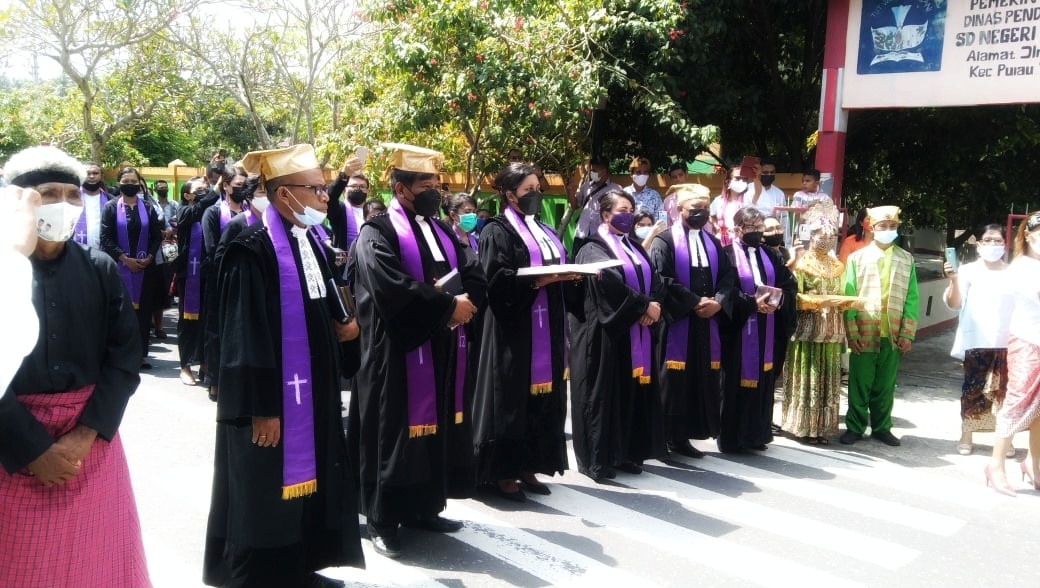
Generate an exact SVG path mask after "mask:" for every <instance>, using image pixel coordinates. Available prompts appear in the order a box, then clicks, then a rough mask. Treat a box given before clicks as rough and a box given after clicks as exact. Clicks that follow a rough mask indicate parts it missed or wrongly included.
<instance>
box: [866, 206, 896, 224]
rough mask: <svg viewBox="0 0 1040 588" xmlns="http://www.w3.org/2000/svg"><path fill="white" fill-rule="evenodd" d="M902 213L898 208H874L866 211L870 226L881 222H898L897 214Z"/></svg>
mask: <svg viewBox="0 0 1040 588" xmlns="http://www.w3.org/2000/svg"><path fill="white" fill-rule="evenodd" d="M900 212H902V211H901V210H900V209H899V207H898V206H875V207H874V208H868V209H867V217H868V218H869V219H870V224H872V225H876V224H877V223H879V222H882V221H896V222H899V213H900Z"/></svg>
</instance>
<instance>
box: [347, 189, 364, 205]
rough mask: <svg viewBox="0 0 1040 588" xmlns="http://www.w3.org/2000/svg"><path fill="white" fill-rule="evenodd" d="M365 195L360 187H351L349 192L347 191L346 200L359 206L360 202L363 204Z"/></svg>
mask: <svg viewBox="0 0 1040 588" xmlns="http://www.w3.org/2000/svg"><path fill="white" fill-rule="evenodd" d="M367 197H368V196H367V195H366V194H365V191H364V190H362V189H361V188H353V189H351V190H350V191H349V192H347V201H349V202H350V203H351V204H353V205H354V206H361V205H362V204H364V203H365V198H367Z"/></svg>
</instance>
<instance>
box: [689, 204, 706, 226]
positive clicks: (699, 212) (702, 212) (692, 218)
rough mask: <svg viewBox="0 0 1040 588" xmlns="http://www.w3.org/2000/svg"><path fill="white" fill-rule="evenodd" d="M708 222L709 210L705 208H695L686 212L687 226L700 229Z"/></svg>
mask: <svg viewBox="0 0 1040 588" xmlns="http://www.w3.org/2000/svg"><path fill="white" fill-rule="evenodd" d="M706 224H708V211H707V209H704V208H694V209H693V210H691V211H689V212H688V213H686V226H688V227H690V228H691V229H697V230H700V229H702V228H704V225H706Z"/></svg>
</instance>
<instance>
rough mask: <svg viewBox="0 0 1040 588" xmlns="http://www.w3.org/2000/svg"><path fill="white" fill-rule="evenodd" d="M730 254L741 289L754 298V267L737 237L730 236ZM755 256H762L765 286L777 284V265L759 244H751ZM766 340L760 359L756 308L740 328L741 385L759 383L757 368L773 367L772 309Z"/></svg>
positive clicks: (774, 328)
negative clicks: (734, 263)
mask: <svg viewBox="0 0 1040 588" xmlns="http://www.w3.org/2000/svg"><path fill="white" fill-rule="evenodd" d="M732 247H733V257H735V258H736V260H737V275H738V276H739V277H740V291H741V292H743V293H744V294H747V295H748V296H751V297H752V298H754V296H755V291H756V290H757V288H758V286H757V284H755V274H754V269H753V268H752V267H751V263H755V262H754V260H751V261H749V260H748V256H747V255H746V254H745V253H744V251H745V246H744V243H743V242H741V240H740V239H734V240H733V245H732ZM753 249H754V250H755V252H754V253H755V256H756V257H758V258H759V259H761V260H762V267H763V268H764V269H765V275H764V276H763V278H764V280H763V281H764V282H765V284H764V285H766V286H776V269H775V268H774V267H773V262H772V261H771V260H770V259H769V256H768V255H766V254H765V253H763V252H762V248H761V247H754V248H753ZM765 327H766V341H765V343H766V344H765V350H764V351H765V352H764V356H765V357H762V358H761V359H760V358H759V352H758V333H759V329H760V328H761V325H760V324H759V320H758V311H757V310H756V311H755V312H752V313H751V314H750V316H748V319H747V323H746V325H745V326H744V328H742V329H740V385H741V387H743V388H756V387H758V376H759V373H760V372H759V368H761V371H762V372H768V371H770V370H772V369H773V343H774V339H775V338H776V336H775V333H776V317H774V316H773V313H769V314H767V315H766V325H765Z"/></svg>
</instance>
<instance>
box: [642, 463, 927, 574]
mask: <svg viewBox="0 0 1040 588" xmlns="http://www.w3.org/2000/svg"><path fill="white" fill-rule="evenodd" d="M651 467H652V466H651ZM666 467H667V466H666ZM669 469H672V470H676V469H677V468H671V467H669ZM681 471H686V470H681ZM624 483H625V485H627V486H629V487H631V488H632V491H633V493H635V494H643V495H646V494H649V495H656V496H663V497H667V498H669V499H672V500H675V501H676V502H678V503H680V504H682V505H683V506H684V507H686V508H687V509H688V510H691V511H694V512H700V513H702V514H704V515H706V516H710V517H713V518H717V519H721V520H724V521H727V522H730V523H734V524H736V525H740V526H741V527H750V528H759V529H763V530H765V531H768V532H770V533H772V534H775V535H779V536H782V537H786V538H787V539H790V540H792V541H798V542H800V543H804V544H806V545H811V546H813V547H816V548H819V549H826V550H828V551H833V552H835V553H839V554H841V555H845V556H847V557H851V558H854V559H858V560H860V561H864V562H867V563H869V564H873V565H878V566H881V567H883V568H886V569H890V570H895V569H899V568H900V567H902V566H904V565H906V564H908V563H910V562H911V561H913V559H914V558H916V557H917V556H919V555H920V554H921V552H920V551H918V550H916V549H911V548H909V547H904V546H901V545H897V544H895V543H892V542H889V541H885V540H882V539H875V538H873V537H868V536H866V535H864V534H862V533H859V532H856V531H852V530H848V529H843V528H841V527H837V526H835V525H832V524H829V523H824V522H820V521H815V520H812V519H809V518H806V517H804V516H799V515H794V514H790V513H786V512H783V511H780V510H777V509H775V508H769V507H766V506H762V505H761V504H757V503H754V502H751V501H749V500H745V499H742V498H740V497H736V498H734V497H730V496H726V495H725V494H720V493H718V492H712V491H710V490H705V489H704V488H699V487H697V486H695V485H693V484H690V483H687V482H680V481H677V480H673V479H671V478H668V477H664V476H658V475H655V474H653V473H652V472H650V471H646V470H644V473H643V475H641V476H632V477H631V478H626V479H625V480H624Z"/></svg>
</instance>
